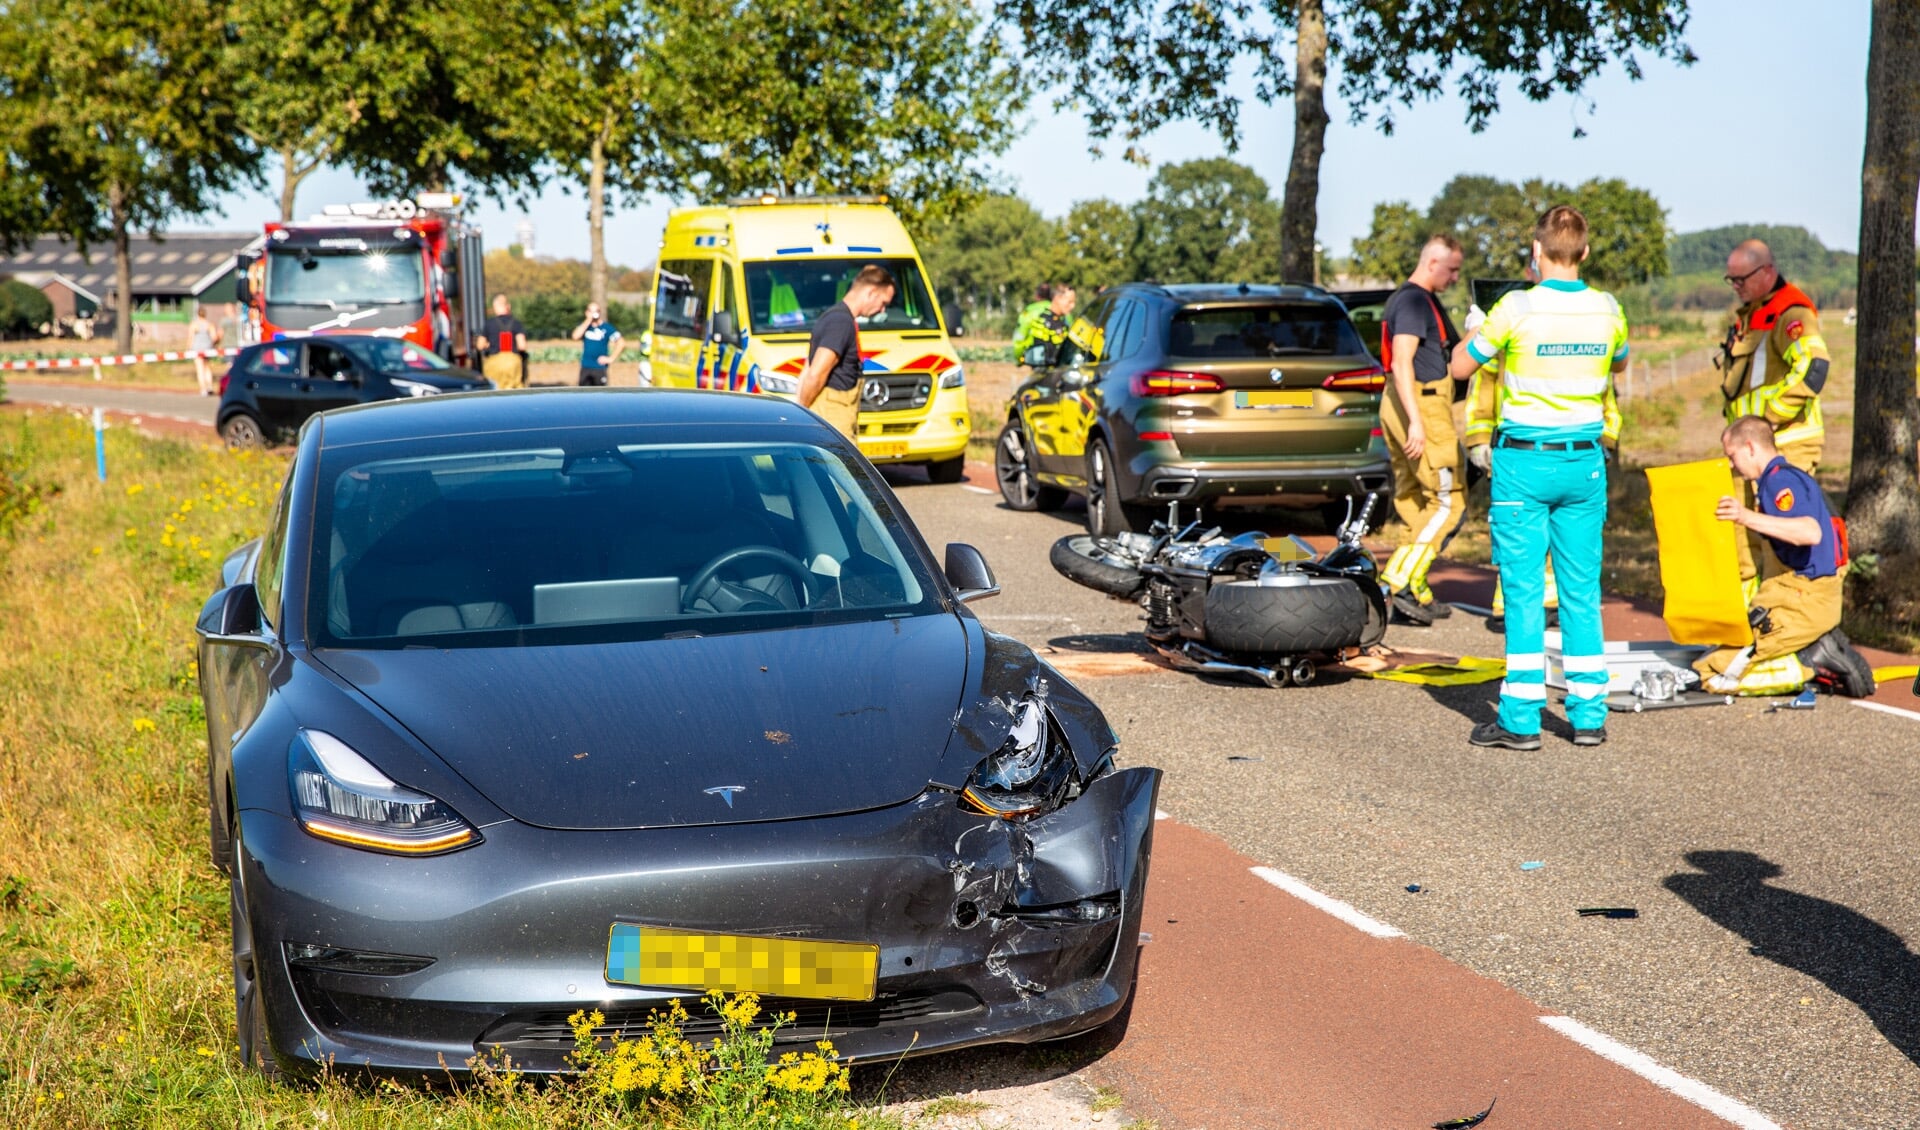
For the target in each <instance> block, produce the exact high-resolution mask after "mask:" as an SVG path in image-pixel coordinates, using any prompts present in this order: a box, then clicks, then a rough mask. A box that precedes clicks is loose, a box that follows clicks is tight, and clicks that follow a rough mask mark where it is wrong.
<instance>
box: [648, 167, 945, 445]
mask: <svg viewBox="0 0 1920 1130" xmlns="http://www.w3.org/2000/svg"><path fill="white" fill-rule="evenodd" d="M869 263H877V264H879V265H880V266H882V267H885V268H886V269H887V270H888V271H890V272H891V273H892V274H893V277H894V278H895V280H897V281H898V283H899V285H898V287H897V288H896V289H895V292H894V298H893V302H892V304H891V305H889V306H888V307H887V308H886V309H885V310H883V311H881V312H880V313H879V314H876V315H875V316H873V317H872V318H864V319H861V320H860V323H859V326H860V361H861V365H862V367H863V368H864V370H865V376H864V379H863V382H862V385H861V398H860V422H859V427H858V431H859V435H858V439H859V443H860V451H861V453H862V454H864V455H865V456H866V457H867V458H868V459H869V460H871V461H873V462H874V463H879V464H887V463H920V464H924V465H925V466H926V468H927V474H928V476H929V477H930V478H932V480H933V481H934V482H947V483H951V482H958V481H959V480H960V476H961V473H962V471H963V470H964V468H965V466H966V458H967V435H968V431H969V417H968V415H967V388H966V383H967V380H966V371H965V370H964V368H962V366H961V364H960V356H959V354H958V353H956V352H955V351H954V348H953V344H952V343H951V342H950V341H948V340H947V331H946V328H945V326H944V325H943V323H942V321H941V317H940V311H939V309H938V308H937V306H936V305H935V304H934V301H933V290H932V288H931V287H930V286H928V284H927V272H926V268H925V266H924V265H923V264H922V263H921V261H920V252H919V250H918V249H916V248H915V247H914V244H913V239H912V238H911V237H910V236H908V235H907V229H906V228H905V226H903V225H902V224H901V223H900V219H899V217H898V216H895V215H894V214H893V211H892V209H890V208H888V207H887V206H886V203H885V200H884V198H881V197H778V196H763V197H754V198H747V199H738V200H733V201H729V202H728V203H726V204H724V205H718V206H712V207H700V208H681V209H676V210H675V211H674V212H673V214H672V215H671V216H669V217H668V219H667V230H666V233H665V235H664V237H663V238H662V239H661V245H660V262H659V268H658V272H657V279H656V283H655V290H654V303H653V324H652V327H651V331H652V332H651V335H650V343H651V358H650V361H651V370H652V379H653V383H654V384H655V385H658V386H662V387H669V388H704V389H716V390H720V391H726V392H758V393H771V394H774V395H777V396H789V397H790V396H792V395H793V394H794V393H796V392H797V391H799V376H800V372H801V370H802V368H803V367H804V366H805V364H806V355H807V341H808V337H809V335H810V334H811V332H812V329H813V321H814V319H815V318H816V317H818V316H819V315H820V314H821V313H822V312H823V311H825V310H826V309H828V308H829V307H831V306H832V305H833V304H834V303H836V302H838V301H840V299H841V298H842V297H844V296H845V294H846V293H847V287H848V286H849V284H851V282H852V281H853V276H854V275H856V274H858V273H859V271H860V268H862V267H864V266H866V265H867V264H869Z"/></svg>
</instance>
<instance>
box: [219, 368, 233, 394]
mask: <svg viewBox="0 0 1920 1130" xmlns="http://www.w3.org/2000/svg"><path fill="white" fill-rule="evenodd" d="M232 379H233V366H231V365H229V366H227V371H226V372H224V373H221V374H220V395H221V396H225V395H227V382H228V381H230V380H232Z"/></svg>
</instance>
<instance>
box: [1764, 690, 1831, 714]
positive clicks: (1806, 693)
mask: <svg viewBox="0 0 1920 1130" xmlns="http://www.w3.org/2000/svg"><path fill="white" fill-rule="evenodd" d="M1819 705H1820V700H1819V699H1816V698H1815V697H1814V696H1813V684H1812V683H1808V684H1807V686H1806V689H1805V690H1803V691H1801V692H1800V693H1799V694H1797V695H1794V696H1793V697H1792V698H1788V699H1782V700H1780V701H1779V702H1776V703H1774V704H1773V705H1772V706H1769V707H1767V713H1768V714H1772V713H1774V712H1775V711H1779V710H1812V709H1814V708H1815V707H1817V706H1819Z"/></svg>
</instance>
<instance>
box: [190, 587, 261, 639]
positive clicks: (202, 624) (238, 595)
mask: <svg viewBox="0 0 1920 1130" xmlns="http://www.w3.org/2000/svg"><path fill="white" fill-rule="evenodd" d="M194 628H195V630H197V631H198V632H199V633H200V634H201V635H203V636H257V635H259V634H260V596H259V594H258V593H257V592H255V591H254V587H253V585H252V583H251V582H247V581H242V582H241V583H239V584H237V585H229V586H227V587H226V588H224V589H221V590H220V591H219V592H217V593H214V594H213V596H212V597H211V598H210V599H208V601H207V603H206V604H205V605H203V606H202V607H201V609H200V619H199V620H198V622H196V623H195V624H194Z"/></svg>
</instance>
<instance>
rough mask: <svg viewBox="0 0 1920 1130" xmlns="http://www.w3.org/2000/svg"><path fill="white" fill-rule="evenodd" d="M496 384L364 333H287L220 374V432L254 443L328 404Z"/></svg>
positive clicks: (287, 430)
mask: <svg viewBox="0 0 1920 1130" xmlns="http://www.w3.org/2000/svg"><path fill="white" fill-rule="evenodd" d="M492 387H493V382H491V381H489V380H487V379H486V378H485V377H483V376H481V375H480V374H479V373H476V372H474V371H473V370H471V369H462V368H459V367H457V366H454V365H452V364H449V363H448V362H447V360H446V359H445V358H443V357H441V356H440V355H439V354H437V353H435V352H433V351H432V350H429V349H422V348H421V347H420V346H418V345H415V344H414V343H412V342H410V341H404V340H401V339H399V338H391V337H374V336H372V335H368V334H340V335H336V336H326V337H319V336H316V337H308V338H297V339H296V338H285V339H282V340H280V341H267V342H261V343H259V344H257V345H249V346H247V347H246V348H245V349H242V350H241V351H240V353H239V355H238V356H236V357H235V358H234V359H233V365H232V367H231V368H229V369H228V370H227V372H226V375H224V376H222V377H221V378H220V412H219V415H218V420H219V426H220V436H221V438H223V439H225V440H226V441H227V443H228V444H229V445H231V446H233V447H259V446H260V445H262V444H264V443H268V442H271V441H272V440H274V439H277V438H279V437H281V436H286V435H291V434H293V433H294V432H297V431H299V430H300V425H302V424H304V423H306V422H307V417H309V416H312V415H313V414H314V413H316V412H325V411H326V410H327V409H329V408H344V407H346V406H347V405H350V404H366V403H369V402H371V401H375V400H399V399H403V398H406V397H413V396H435V395H438V394H440V393H443V392H474V391H477V390H479V389H488V388H492Z"/></svg>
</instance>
